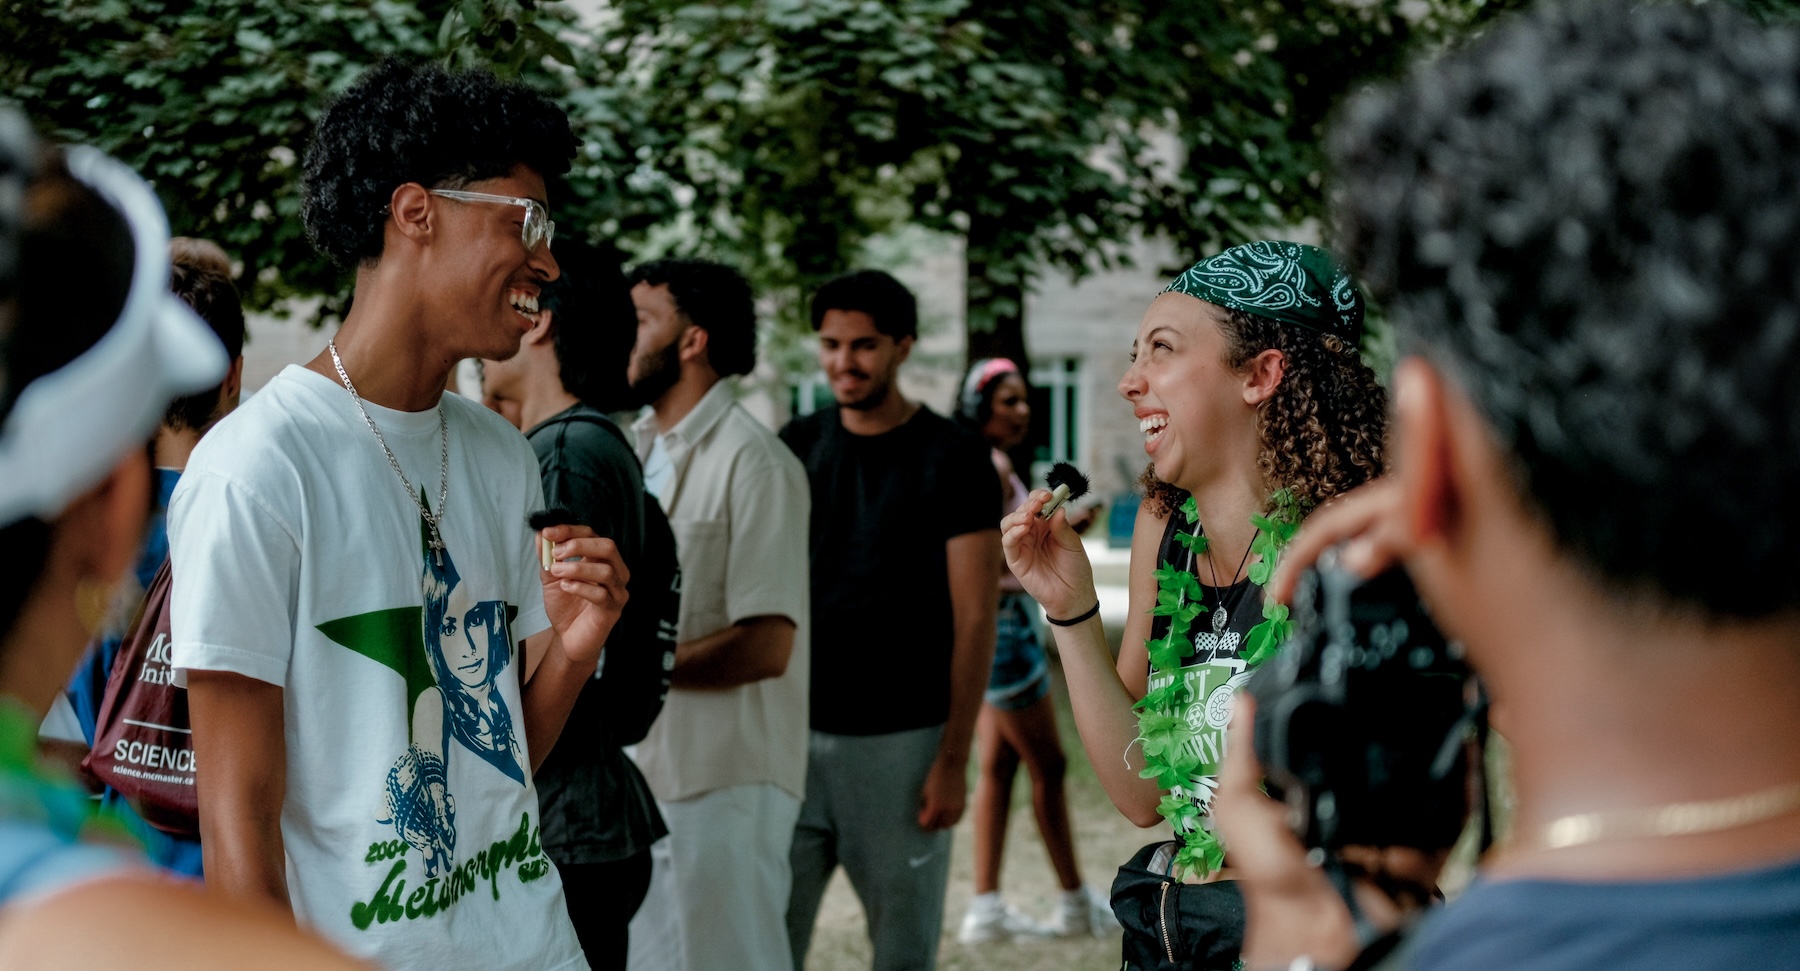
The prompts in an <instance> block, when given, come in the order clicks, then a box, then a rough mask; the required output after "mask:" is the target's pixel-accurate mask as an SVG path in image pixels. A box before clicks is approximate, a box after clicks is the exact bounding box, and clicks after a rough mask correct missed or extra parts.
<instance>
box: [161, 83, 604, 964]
mask: <svg viewBox="0 0 1800 971" xmlns="http://www.w3.org/2000/svg"><path fill="white" fill-rule="evenodd" d="M576 146H577V142H576V140H575V138H574V137H573V136H572V135H571V134H570V131H569V126H568V121H567V119H566V118H565V116H564V115H563V113H562V111H561V110H560V109H558V108H556V107H555V106H553V105H552V104H550V103H549V102H548V101H546V100H545V99H544V98H543V97H541V96H539V95H538V94H535V93H533V92H532V91H530V90H529V89H527V88H524V87H522V86H520V85H517V84H511V83H504V82H501V81H499V80H497V79H495V78H494V77H493V76H492V75H489V74H485V73H476V72H469V73H450V72H446V71H444V70H442V69H440V68H437V67H413V66H409V65H406V64H403V63H399V62H395V61H390V62H388V63H384V64H382V65H380V66H378V67H376V68H375V69H373V70H372V71H370V72H369V73H368V74H366V75H365V76H364V77H362V78H361V79H359V80H358V81H357V82H356V83H355V84H353V85H352V86H351V87H350V88H349V89H348V90H347V91H345V92H344V93H343V95H341V96H340V97H339V98H338V99H337V100H336V101H335V102H334V103H333V104H332V105H331V106H330V107H329V108H328V109H327V110H326V112H325V114H324V116H323V117H322V118H321V119H320V120H319V125H318V129H317V131H316V133H315V135H314V138H313V143H312V145H311V147H310V148H309V149H308V151H307V154H306V159H305V181H304V184H303V202H302V213H301V215H302V217H303V219H304V221H305V224H306V228H307V232H308V234H309V235H310V237H311V238H312V240H313V242H314V244H315V245H317V246H318V248H319V249H320V250H321V251H322V252H324V253H326V254H327V255H329V256H330V257H331V258H332V259H333V260H334V261H336V262H337V263H339V264H340V265H342V266H344V267H345V268H346V269H350V270H353V271H354V273H355V299H354V304H353V306H352V308H351V310H350V312H349V314H348V315H347V317H346V318H345V320H344V325H343V328H342V329H341V330H339V331H338V332H337V335H336V337H335V338H334V339H333V340H332V341H331V343H330V344H329V346H328V347H327V349H326V351H325V352H324V353H322V354H320V355H319V356H318V357H317V358H315V359H313V360H312V361H311V362H309V363H308V364H306V365H305V366H292V367H289V368H288V369H287V370H285V371H283V372H282V373H281V374H279V375H277V376H276V377H275V378H274V379H273V380H271V381H270V382H269V383H268V385H266V386H265V387H264V388H263V389H262V390H261V391H259V392H257V393H256V395H255V396H254V397H252V398H251V399H250V400H249V401H248V402H247V403H246V404H245V405H244V406H243V407H241V408H239V409H238V410H237V411H236V412H235V413H233V414H232V415H231V416H230V417H229V418H227V419H225V420H224V421H222V422H220V423H219V425H218V426H217V427H215V428H214V429H213V431H212V432H211V433H210V434H209V435H208V436H207V437H206V439H205V440H203V441H202V442H201V443H200V445H199V447H198V448H196V449H195V451H194V453H193V456H192V459H191V460H190V462H189V464H188V471H187V474H186V475H185V476H184V477H183V478H182V481H181V485H180V486H179V488H178V489H177V490H176V493H175V495H174V498H173V500H172V502H171V505H170V508H169V537H170V547H171V556H172V558H173V562H174V596H173V603H172V625H173V636H172V641H173V663H174V667H175V668H176V669H177V676H178V677H185V679H186V681H187V684H188V688H189V704H190V709H191V715H192V723H193V728H194V752H195V756H196V761H197V763H198V764H199V765H201V766H204V768H203V769H201V770H200V773H199V797H200V819H201V836H202V845H203V847H204V851H205V856H206V860H205V865H206V875H207V882H208V885H209V886H210V887H211V888H212V889H214V890H216V891H219V892H223V893H226V894H230V895H232V896H235V897H241V898H252V899H260V900H264V901H267V902H268V903H271V904H274V905H277V906H280V907H284V908H291V910H292V912H293V914H294V915H295V917H296V918H298V919H300V920H302V921H304V922H306V923H308V924H310V925H312V926H313V927H315V928H316V929H318V930H319V931H320V932H322V933H324V934H325V935H326V936H328V937H330V938H332V939H334V940H335V941H337V942H338V943H339V944H340V945H342V946H343V947H344V948H346V949H347V950H349V951H351V952H352V953H355V954H358V955H361V956H364V957H367V958H370V959H372V960H374V961H375V962H377V963H379V964H380V965H381V966H382V967H385V968H434V969H435V968H441V967H479V968H483V969H500V968H517V969H527V968H530V969H564V968H584V967H586V963H585V961H583V959H582V954H581V949H580V946H579V944H578V943H577V940H576V935H575V932H574V929H573V927H572V926H571V925H570V922H569V917H568V914H567V912H566V910H565V908H564V903H563V894H562V889H561V884H560V881H559V880H558V877H557V873H556V869H555V867H553V866H552V865H551V863H550V861H549V859H548V858H547V857H546V856H545V855H544V852H543V849H542V847H541V845H540V842H539V829H538V826H539V822H538V798H537V792H536V790H535V788H534V786H533V784H532V773H533V771H534V770H535V768H536V767H537V766H538V765H539V764H540V763H541V762H542V761H543V759H544V757H545V755H546V754H548V752H549V751H550V748H551V746H552V745H554V744H555V742H556V738H557V735H558V733H559V732H560V731H561V730H562V727H563V723H564V720H565V718H566V717H567V715H568V713H569V710H570V707H571V706H572V705H573V703H574V700H575V698H576V696H577V694H578V693H579V692H580V690H581V688H582V686H583V685H584V684H586V683H587V682H588V681H589V680H590V679H591V678H592V676H593V674H594V670H595V666H596V663H597V661H598V658H599V654H600V649H601V646H602V644H603V643H604V641H605V639H606V636H607V634H608V633H609V632H610V631H611V629H612V627H613V624H614V623H615V622H616V621H617V619H618V615H619V610H620V607H621V606H622V604H623V602H624V597H625V582H626V580H627V573H626V570H625V567H624V564H623V563H622V562H621V561H620V559H619V556H618V552H617V550H616V548H615V547H614V546H613V544H612V543H611V541H609V540H606V539H602V538H599V537H596V536H594V535H593V533H592V531H591V530H589V529H587V528H586V527H578V526H552V527H549V528H545V529H543V530H542V532H541V533H540V534H537V535H534V534H533V532H532V531H531V530H530V528H528V526H527V525H526V521H527V517H528V516H529V515H530V514H531V513H533V512H535V511H537V510H538V509H539V508H541V507H542V506H543V492H542V488H541V486H540V483H539V479H538V472H537V461H536V458H535V457H534V456H533V454H532V450H531V447H530V446H529V445H528V444H527V443H526V441H525V439H524V438H522V437H521V436H520V435H519V433H518V430H517V429H514V428H513V427H511V426H510V425H508V424H507V423H506V421H505V420H504V419H502V418H501V417H500V416H498V415H495V414H493V413H492V412H490V411H488V410H487V409H485V408H483V407H481V406H480V405H479V404H477V403H475V402H472V401H468V400H466V399H464V398H461V397H460V396H458V395H455V394H446V393H445V386H446V384H447V382H448V380H449V377H450V374H451V371H452V369H453V368H454V366H455V365H456V363H457V362H458V361H460V360H462V359H463V358H469V357H480V358H505V357H509V356H511V355H512V354H514V353H516V352H517V351H518V349H519V342H520V339H521V338H522V337H523V336H524V334H525V333H526V332H527V331H529V330H531V328H532V326H533V325H534V323H535V320H536V313H537V309H538V308H537V300H538V296H539V292H540V290H541V288H542V287H543V285H544V284H545V283H547V282H549V281H551V280H554V279H555V278H556V276H557V272H558V270H557V265H556V260H555V258H554V257H553V256H552V255H551V253H550V241H551V235H552V232H553V229H554V224H552V223H551V222H550V221H549V213H548V200H547V197H546V192H545V187H544V182H545V179H546V178H550V177H554V176H556V175H560V174H561V173H562V172H564V171H566V170H567V168H568V160H569V158H570V156H572V155H573V154H574V152H575V149H576ZM540 536H541V537H542V538H543V539H547V540H549V541H550V542H551V543H552V544H554V549H553V556H554V559H555V562H553V563H552V564H551V566H550V568H549V569H548V570H545V569H542V568H541V566H540V560H539V557H540V552H539V537H540Z"/></svg>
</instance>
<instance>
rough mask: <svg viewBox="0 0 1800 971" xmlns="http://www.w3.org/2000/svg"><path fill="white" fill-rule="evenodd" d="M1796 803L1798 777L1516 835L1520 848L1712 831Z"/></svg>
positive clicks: (1581, 816)
mask: <svg viewBox="0 0 1800 971" xmlns="http://www.w3.org/2000/svg"><path fill="white" fill-rule="evenodd" d="M1797 809H1800V782H1795V783H1789V784H1787V785H1782V786H1776V787H1775V788H1773V789H1764V790H1762V791H1760V792H1752V793H1749V794H1747V795H1742V796H1732V797H1731V798H1729V799H1710V800H1705V801H1700V802H1672V803H1669V804H1668V805H1665V806H1649V807H1646V808H1643V809H1612V810H1602V811H1599V812H1591V813H1577V814H1575V815H1573V816H1564V817H1562V818H1561V819H1558V820H1556V821H1555V822H1552V823H1550V824H1549V825H1548V826H1545V827H1544V828H1543V829H1541V830H1539V831H1538V832H1537V833H1536V834H1534V835H1533V836H1531V837H1528V838H1526V839H1522V840H1519V841H1518V844H1517V845H1518V846H1519V847H1520V848H1522V849H1547V850H1561V849H1567V848H1569V847H1571V846H1583V845H1585V844H1588V843H1598V842H1601V841H1604V840H1620V839H1637V838H1644V837H1656V838H1660V837H1664V836H1693V835H1696V834H1699V833H1716V832H1720V831H1722V830H1727V829H1736V828H1738V827H1740V826H1748V825H1750V824H1751V823H1760V822H1764V821H1766V820H1770V819H1775V818H1776V817H1779V816H1785V815H1787V814H1788V813H1791V812H1793V811H1795V810H1797Z"/></svg>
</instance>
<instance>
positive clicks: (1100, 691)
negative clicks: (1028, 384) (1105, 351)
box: [1002, 241, 1387, 968]
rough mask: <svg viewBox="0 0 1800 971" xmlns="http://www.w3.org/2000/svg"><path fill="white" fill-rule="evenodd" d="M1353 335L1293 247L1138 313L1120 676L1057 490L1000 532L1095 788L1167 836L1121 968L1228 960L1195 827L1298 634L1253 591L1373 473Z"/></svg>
mask: <svg viewBox="0 0 1800 971" xmlns="http://www.w3.org/2000/svg"><path fill="white" fill-rule="evenodd" d="M1362 325H1363V301H1362V296H1361V294H1360V293H1359V291H1358V290H1357V287H1356V284H1355V283H1354V281H1352V280H1351V279H1350V277H1349V276H1348V274H1346V273H1345V272H1344V270H1343V269H1342V267H1341V266H1339V264H1338V262H1337V260H1336V259H1334V258H1333V257H1332V256H1331V254H1329V253H1327V252H1326V251H1324V250H1322V249H1319V248H1317V247H1314V246H1306V245H1301V244H1298V243H1291V242H1277V241H1263V242H1254V243H1247V244H1244V245H1242V246H1237V247H1234V248H1232V249H1229V250H1226V251H1225V252H1223V253H1220V254H1218V255H1216V256H1213V257H1211V258H1209V259H1206V260H1202V261H1200V262H1199V263H1197V264H1196V265H1195V266H1193V267H1192V268H1191V269H1189V270H1188V271H1187V272H1185V273H1183V274H1181V275H1180V276H1179V277H1177V278H1176V279H1175V280H1174V282H1172V283H1171V284H1170V285H1169V287H1168V288H1167V289H1166V290H1165V291H1164V292H1163V294H1162V295H1160V296H1158V297H1157V298H1156V300H1155V301H1154V302H1153V303H1152V304H1151V305H1150V310H1149V312H1148V313H1147V314H1145V316H1144V320H1143V323H1142V324H1141V325H1140V326H1139V329H1138V335H1137V339H1136V340H1135V341H1134V343H1133V348H1132V364H1131V366H1130V368H1129V369H1128V370H1127V371H1126V373H1125V376H1124V378H1123V379H1122V380H1121V381H1120V382H1119V392H1120V394H1122V395H1123V396H1124V397H1125V398H1126V400H1128V401H1130V402H1131V403H1132V405H1133V408H1134V410H1135V413H1136V415H1137V417H1138V420H1139V424H1140V427H1141V429H1142V431H1143V434H1144V451H1145V453H1146V454H1147V455H1148V456H1149V457H1150V460H1151V462H1152V465H1151V468H1150V470H1149V471H1148V472H1146V474H1145V478H1144V484H1145V486H1146V499H1145V502H1144V504H1143V508H1142V511H1140V513H1139V514H1138V520H1137V524H1136V527H1135V529H1134V534H1133V542H1132V553H1131V570H1130V591H1131V592H1130V597H1131V611H1130V614H1129V619H1128V620H1127V622H1126V627H1125V632H1124V638H1123V647H1122V649H1121V651H1120V655H1119V657H1118V660H1117V662H1116V663H1115V662H1114V659H1113V656H1112V653H1111V651H1110V650H1109V649H1108V647H1107V643H1106V638H1105V634H1104V632H1103V630H1102V628H1101V624H1100V621H1099V616H1098V615H1099V608H1098V598H1097V595H1096V593H1095V588H1094V581H1093V574H1092V570H1091V567H1090V564H1089V563H1088V560H1087V557H1086V555H1085V553H1084V552H1083V551H1082V545H1081V540H1080V538H1079V537H1078V536H1077V535H1076V534H1075V532H1074V530H1072V529H1071V528H1069V525H1068V523H1067V521H1066V520H1065V519H1064V517H1063V514H1062V513H1061V512H1058V513H1057V514H1055V515H1053V516H1051V517H1050V519H1049V520H1047V521H1046V520H1042V519H1040V518H1039V517H1038V512H1039V510H1040V509H1041V508H1042V507H1043V506H1044V503H1045V502H1046V501H1047V500H1048V498H1049V493H1047V492H1044V491H1041V490H1040V491H1038V492H1036V493H1033V495H1032V496H1031V498H1030V499H1029V500H1028V501H1026V502H1025V504H1024V505H1023V506H1022V507H1020V508H1019V509H1018V510H1016V511H1015V512H1014V513H1013V514H1012V515H1010V516H1008V517H1007V518H1006V519H1005V521H1004V522H1003V523H1002V530H1003V536H1004V543H1005V548H1006V557H1007V565H1008V566H1009V567H1010V568H1011V570H1012V572H1013V575H1014V576H1016V577H1017V578H1018V580H1019V582H1020V584H1021V585H1022V586H1023V587H1024V588H1025V590H1026V592H1028V593H1030V594H1031V595H1032V596H1033V597H1035V598H1036V599H1037V600H1038V601H1039V602H1040V603H1041V604H1043V606H1044V609H1045V611H1046V612H1047V613H1048V616H1049V620H1050V623H1051V624H1052V625H1055V630H1054V632H1055V637H1056V642H1057V647H1058V649H1059V651H1060V652H1061V656H1062V660H1063V666H1064V671H1065V672H1066V674H1067V677H1068V682H1069V695H1070V698H1071V701H1072V702H1073V708H1074V713H1075V720H1076V724H1077V726H1078V728H1079V729H1080V732H1081V738H1082V744H1083V746H1084V747H1085V748H1086V750H1087V753H1088V757H1089V760H1090V761H1091V762H1092V763H1093V765H1094V770H1095V773H1096V774H1097V775H1098V776H1099V778H1100V781H1101V784H1102V786H1103V787H1104V788H1105V789H1106V792H1107V795H1108V796H1109V797H1111V799H1112V801H1113V803H1114V805H1116V806H1118V808H1119V810H1120V811H1121V812H1123V813H1124V814H1125V815H1126V816H1127V817H1128V818H1129V819H1130V820H1131V821H1132V822H1134V823H1136V824H1137V825H1139V826H1151V825H1154V824H1155V823H1156V822H1157V821H1158V819H1159V818H1162V819H1167V820H1168V821H1169V823H1170V824H1171V826H1172V827H1173V829H1174V833H1175V836H1176V839H1175V840H1174V841H1172V842H1161V843H1157V844H1152V845H1151V846H1147V847H1145V848H1144V850H1143V851H1141V852H1140V853H1139V854H1138V855H1137V856H1136V857H1135V858H1134V859H1133V860H1132V861H1131V862H1130V863H1128V864H1127V865H1126V866H1125V867H1124V868H1123V869H1122V870H1121V871H1120V876H1119V879H1118V880H1117V881H1116V882H1115V883H1114V887H1113V908H1114V912H1115V914H1116V915H1117V916H1118V918H1119V920H1120V922H1121V923H1122V924H1123V925H1124V927H1125V943H1124V948H1125V963H1126V966H1127V967H1129V968H1139V967H1156V966H1177V967H1184V968H1186V967H1193V968H1213V967H1220V968H1229V967H1231V966H1232V964H1233V963H1234V962H1235V960H1236V958H1237V952H1238V944H1239V935H1240V933H1241V922H1242V903H1241V901H1240V900H1239V899H1238V896H1237V892H1236V890H1235V888H1234V887H1233V886H1232V885H1231V884H1230V883H1229V882H1228V881H1226V882H1220V881H1219V878H1220V877H1221V876H1222V875H1223V874H1222V872H1221V865H1222V862H1223V860H1222V852H1221V849H1220V847H1219V844H1218V842H1217V840H1216V839H1215V838H1214V837H1213V835H1212V833H1211V828H1210V823H1209V821H1208V819H1207V815H1208V811H1209V808H1210V805H1211V802H1212V796H1213V791H1214V789H1215V788H1216V786H1217V775H1218V771H1219V765H1220V761H1221V759H1222V757H1223V754H1224V743H1225V728H1226V725H1227V723H1228V721H1229V719H1230V713H1231V706H1232V700H1233V698H1234V696H1235V693H1236V691H1237V689H1238V687H1239V686H1240V685H1242V684H1243V683H1244V681H1245V680H1246V679H1247V678H1248V677H1249V674H1250V671H1251V670H1252V669H1253V668H1254V667H1255V666H1256V665H1257V664H1259V663H1260V662H1261V661H1263V660H1264V659H1266V658H1267V657H1269V656H1270V655H1272V654H1273V653H1274V650H1275V648H1276V647H1278V646H1279V645H1280V643H1281V642H1282V641H1283V640H1285V638H1286V635H1287V632H1288V627H1289V621H1288V620H1287V616H1286V611H1285V608H1282V607H1281V606H1280V605H1279V604H1277V603H1275V602H1273V601H1267V602H1265V598H1264V596H1263V591H1262V585H1263V584H1264V583H1266V582H1267V580H1268V577H1269V572H1270V570H1272V569H1273V567H1274V565H1275V564H1274V561H1275V558H1276V556H1277V555H1278V553H1279V550H1280V548H1281V546H1282V545H1283V544H1285V543H1286V541H1287V540H1288V538H1289V537H1290V536H1291V535H1292V534H1293V531H1294V529H1295V528H1296V527H1297V525H1298V523H1299V521H1300V519H1301V518H1302V517H1304V516H1305V515H1306V514H1307V513H1308V512H1310V511H1311V510H1312V509H1314V508H1316V507H1317V506H1318V505H1319V504H1321V503H1323V502H1325V501H1326V500H1328V499H1330V498H1332V497H1333V496H1336V495H1337V494H1339V493H1341V492H1344V491H1347V490H1349V489H1351V488H1353V487H1355V486H1358V485H1361V484H1362V483H1364V482H1366V481H1368V480H1370V479H1372V478H1374V477H1375V476H1377V475H1379V474H1380V472H1381V470H1382V463H1383V455H1382V439H1383V436H1384V434H1385V431H1386V417H1385V415H1386V405H1387V401H1386V395H1385V393H1384V392H1383V390H1382V388H1381V386H1380V385H1379V384H1378V383H1377V382H1376V379H1375V375H1374V373H1373V372H1372V371H1371V370H1370V368H1369V366H1368V365H1367V364H1366V363H1364V362H1363V360H1362V359H1361V357H1360V356H1359V353H1358V350H1357V342H1358V340H1359V339H1360V337H1361V335H1362ZM1153 614H1154V616H1153ZM1190 882H1192V883H1197V884H1200V886H1190V885H1189V883H1190ZM1178 940H1179V941H1180V942H1181V943H1180V945H1179V946H1178V945H1177V943H1176V942H1177V941H1178ZM1178 952H1180V953H1178Z"/></svg>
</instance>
